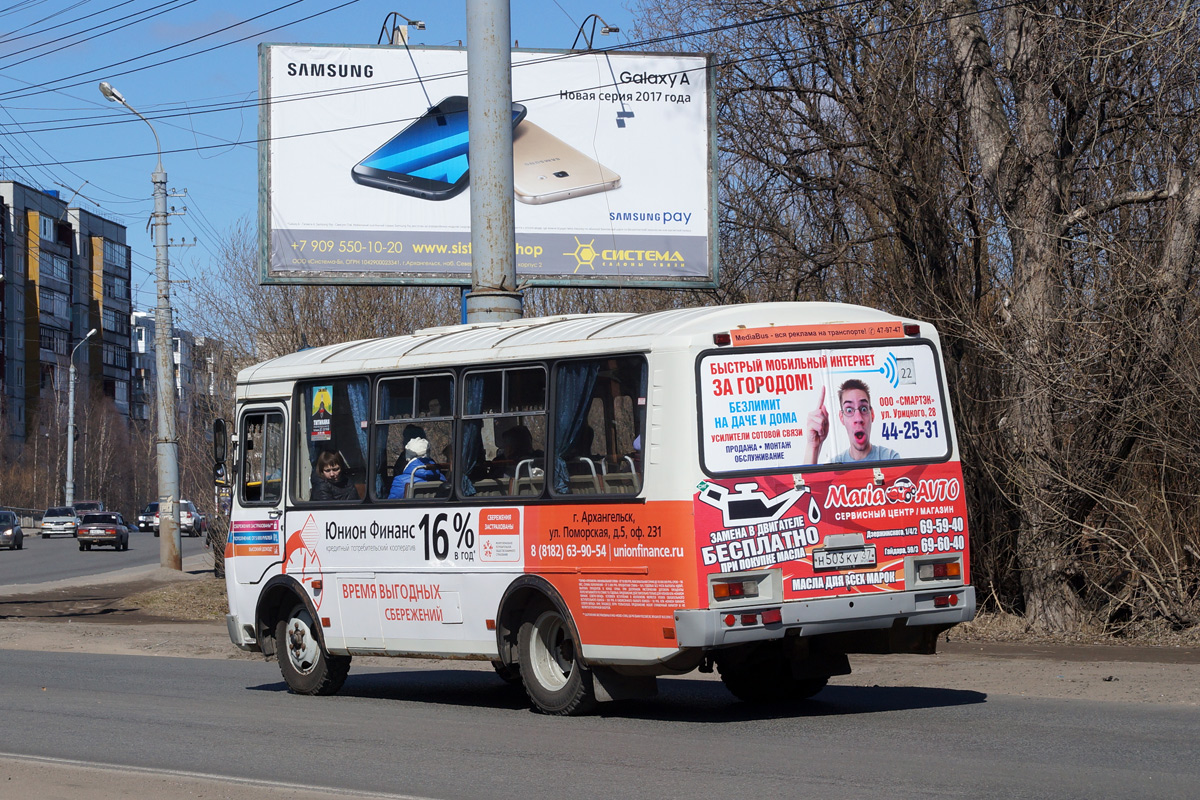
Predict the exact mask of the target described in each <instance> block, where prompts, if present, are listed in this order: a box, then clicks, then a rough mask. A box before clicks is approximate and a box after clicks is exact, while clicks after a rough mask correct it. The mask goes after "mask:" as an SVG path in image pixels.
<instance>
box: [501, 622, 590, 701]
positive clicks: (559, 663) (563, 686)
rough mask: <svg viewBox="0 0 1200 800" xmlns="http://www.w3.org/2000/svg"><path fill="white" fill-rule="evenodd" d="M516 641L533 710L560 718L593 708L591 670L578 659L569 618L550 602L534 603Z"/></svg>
mask: <svg viewBox="0 0 1200 800" xmlns="http://www.w3.org/2000/svg"><path fill="white" fill-rule="evenodd" d="M517 641H518V647H519V658H520V662H519V663H520V673H521V682H522V683H524V684H525V693H526V694H527V695H529V699H530V701H531V702H532V703H533V706H534V708H535V709H537V710H538V711H540V712H542V713H543V714H550V715H553V716H560V717H568V716H576V715H579V714H587V713H590V712H591V711H592V710H594V709H595V707H596V691H595V687H594V685H593V683H592V673H591V670H589V669H588V668H587V667H586V666H584V665H583V662H582V661H580V660H579V653H578V646H577V642H576V639H575V633H574V627H573V626H572V625H571V621H570V619H568V618H567V617H565V616H564V615H563V614H562V613H561V612H559V610H558V609H557V608H554V607H553V606H551V605H550V604H549V603H543V604H535V605H534V606H533V607H532V608H531V609H530V610H529V613H528V614H527V615H526V617H525V620H524V622H522V623H521V630H520V633H519V635H518V640H517Z"/></svg>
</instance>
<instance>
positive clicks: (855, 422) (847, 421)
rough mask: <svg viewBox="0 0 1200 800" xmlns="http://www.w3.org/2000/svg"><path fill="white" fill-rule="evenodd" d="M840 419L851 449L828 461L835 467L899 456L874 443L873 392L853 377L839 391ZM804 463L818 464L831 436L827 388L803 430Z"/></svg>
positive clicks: (885, 459)
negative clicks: (872, 429) (826, 395)
mask: <svg viewBox="0 0 1200 800" xmlns="http://www.w3.org/2000/svg"><path fill="white" fill-rule="evenodd" d="M838 419H840V420H841V421H842V424H843V425H845V426H846V434H847V435H848V436H849V439H850V446H849V447H847V448H846V449H845V450H843V451H842V452H840V453H838V454H837V455H835V456H834V457H833V458H831V459H829V462H830V463H832V464H851V463H856V462H863V461H890V460H892V459H896V458H899V457H900V454H899V453H897V452H896V451H895V450H893V449H891V448H890V447H884V446H883V445H879V444H871V423H872V422H874V421H875V410H874V409H873V408H871V390H870V389H868V388H867V384H865V383H863V382H862V381H860V380H859V379H858V378H851V379H850V380H848V381H846V382H845V383H843V384H842V385H841V388H839V389H838ZM804 431H805V435H804V446H805V459H806V460H805V461H804V463H805V464H815V463H816V462H817V454H818V453H820V452H821V445H823V444H824V443H825V439H826V437H828V436H829V410H828V409H827V408H826V407H825V387H823V386H822V387H821V397H820V399H819V400H818V401H817V407H816V408H815V409H813V410H812V411H811V412H809V415H808V419H807V420H806V423H805V427H804Z"/></svg>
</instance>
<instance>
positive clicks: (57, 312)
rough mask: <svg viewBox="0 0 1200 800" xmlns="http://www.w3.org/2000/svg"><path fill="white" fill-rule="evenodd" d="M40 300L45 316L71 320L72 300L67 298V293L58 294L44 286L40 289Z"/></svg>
mask: <svg viewBox="0 0 1200 800" xmlns="http://www.w3.org/2000/svg"><path fill="white" fill-rule="evenodd" d="M38 299H39V300H40V301H41V306H42V307H41V311H42V313H43V314H50V315H52V316H55V317H60V318H62V319H70V317H71V298H70V297H68V296H67V293H66V292H56V291H55V290H54V289H47V288H46V287H45V286H42V287H40V288H39V289H38Z"/></svg>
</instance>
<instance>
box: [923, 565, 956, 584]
mask: <svg viewBox="0 0 1200 800" xmlns="http://www.w3.org/2000/svg"><path fill="white" fill-rule="evenodd" d="M961 575H962V565H961V564H959V563H958V562H957V561H938V562H935V563H926V564H922V565H921V566H919V567H918V568H917V576H918V577H919V578H920V579H921V580H923V581H944V580H946V579H947V578H958V577H960V576H961Z"/></svg>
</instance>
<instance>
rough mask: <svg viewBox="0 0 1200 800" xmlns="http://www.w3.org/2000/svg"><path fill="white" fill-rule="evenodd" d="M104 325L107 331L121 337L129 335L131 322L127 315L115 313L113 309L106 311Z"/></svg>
mask: <svg viewBox="0 0 1200 800" xmlns="http://www.w3.org/2000/svg"><path fill="white" fill-rule="evenodd" d="M103 324H104V330H106V331H111V332H113V333H116V334H119V335H121V336H128V335H129V320H128V319H127V318H126V316H125V314H123V313H121V312H119V311H114V310H113V309H111V308H106V309H104V314H103Z"/></svg>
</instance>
